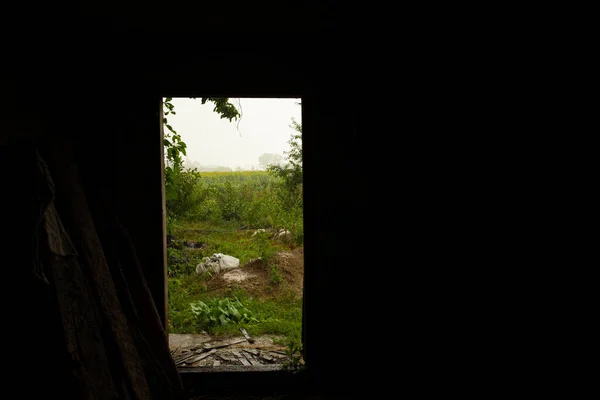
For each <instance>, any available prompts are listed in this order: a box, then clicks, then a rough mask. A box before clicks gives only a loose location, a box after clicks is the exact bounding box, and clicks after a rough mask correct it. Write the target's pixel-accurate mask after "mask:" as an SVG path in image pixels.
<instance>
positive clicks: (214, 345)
mask: <svg viewBox="0 0 600 400" xmlns="http://www.w3.org/2000/svg"><path fill="white" fill-rule="evenodd" d="M245 341H246V339H235V340H232V341H228V342H217V343H204V345H203V346H204V348H205V349H219V348H221V347H227V346H231V345H232V344H237V343H242V342H245Z"/></svg>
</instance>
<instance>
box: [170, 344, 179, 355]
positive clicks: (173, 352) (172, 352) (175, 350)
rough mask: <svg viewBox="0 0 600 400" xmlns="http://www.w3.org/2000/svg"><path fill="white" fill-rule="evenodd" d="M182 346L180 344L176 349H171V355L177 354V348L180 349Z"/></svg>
mask: <svg viewBox="0 0 600 400" xmlns="http://www.w3.org/2000/svg"><path fill="white" fill-rule="evenodd" d="M180 347H181V345H179V346H177V347H176V348H175V349H173V350H171V357H173V356H174V355H175V353H176V352H177V350H179V348H180Z"/></svg>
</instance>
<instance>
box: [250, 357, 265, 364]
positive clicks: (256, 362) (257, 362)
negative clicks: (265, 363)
mask: <svg viewBox="0 0 600 400" xmlns="http://www.w3.org/2000/svg"><path fill="white" fill-rule="evenodd" d="M248 361H250V364H252V365H262V363H261V362H260V361H258V360H255V359H254V358H253V357H249V358H248Z"/></svg>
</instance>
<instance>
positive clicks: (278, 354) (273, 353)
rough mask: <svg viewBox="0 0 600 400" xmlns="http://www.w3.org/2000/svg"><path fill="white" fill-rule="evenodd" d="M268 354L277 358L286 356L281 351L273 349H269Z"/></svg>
mask: <svg viewBox="0 0 600 400" xmlns="http://www.w3.org/2000/svg"><path fill="white" fill-rule="evenodd" d="M269 355H271V356H274V357H275V358H279V359H282V358H287V356H285V355H283V354H281V353H279V352H275V351H273V350H271V351H270V352H269Z"/></svg>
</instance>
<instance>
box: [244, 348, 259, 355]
mask: <svg viewBox="0 0 600 400" xmlns="http://www.w3.org/2000/svg"><path fill="white" fill-rule="evenodd" d="M243 350H244V351H245V352H248V353H250V354H253V355H255V356H257V355H258V353H259V351H258V350H256V349H243Z"/></svg>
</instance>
